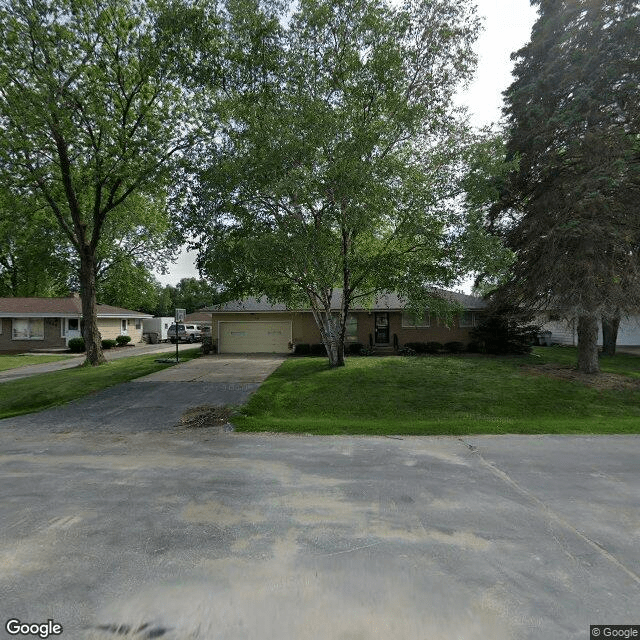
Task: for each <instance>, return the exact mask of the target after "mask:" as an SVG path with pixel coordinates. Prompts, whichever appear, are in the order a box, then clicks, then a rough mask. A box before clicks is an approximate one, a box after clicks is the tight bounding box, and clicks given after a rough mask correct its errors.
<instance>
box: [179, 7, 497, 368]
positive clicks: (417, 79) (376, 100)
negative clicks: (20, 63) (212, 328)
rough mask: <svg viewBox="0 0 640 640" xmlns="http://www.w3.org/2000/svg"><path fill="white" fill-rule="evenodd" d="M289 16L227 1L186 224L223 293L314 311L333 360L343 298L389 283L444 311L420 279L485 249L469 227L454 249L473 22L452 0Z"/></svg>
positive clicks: (461, 229)
mask: <svg viewBox="0 0 640 640" xmlns="http://www.w3.org/2000/svg"><path fill="white" fill-rule="evenodd" d="M291 11H292V7H290V6H289V5H287V4H285V6H282V7H279V6H278V5H276V4H275V3H273V4H270V3H258V2H252V1H250V0H247V1H243V2H234V3H229V5H228V7H227V12H226V14H225V19H226V23H225V24H226V29H227V42H226V47H227V48H228V50H227V55H226V57H225V61H224V65H225V67H224V68H225V90H226V96H227V100H226V102H225V105H224V108H223V109H222V111H221V116H220V120H219V121H216V127H215V129H212V132H211V134H210V137H209V139H208V140H207V141H206V142H205V144H203V145H202V147H200V148H198V149H197V155H196V162H195V163H194V164H196V163H197V165H198V166H197V169H198V170H197V171H196V172H195V176H196V177H195V179H194V181H193V182H192V183H190V184H189V185H188V189H187V190H186V192H185V193H184V194H183V196H184V199H183V200H182V202H181V205H182V212H183V218H182V219H183V224H184V225H185V228H188V229H189V230H191V231H195V233H196V234H197V237H196V240H195V241H194V243H193V244H194V246H195V247H196V248H197V249H198V250H199V252H200V253H199V259H198V266H199V267H200V269H201V271H202V272H203V273H204V274H206V275H207V276H208V277H209V278H210V279H211V280H212V281H213V282H216V283H218V284H220V286H221V287H222V289H223V290H224V293H225V295H226V296H227V297H242V296H244V295H247V294H254V295H263V294H264V295H266V296H267V297H268V298H270V299H272V300H278V301H282V302H285V303H287V304H289V305H291V306H293V307H295V306H305V307H307V308H309V307H310V308H311V310H312V311H313V314H314V317H315V319H316V322H317V324H318V327H319V329H320V333H321V335H322V339H323V342H324V344H325V346H326V348H327V353H328V355H329V358H330V362H331V364H332V365H335V366H337V365H341V364H342V362H343V361H342V357H343V343H344V334H345V323H346V318H347V315H348V313H349V310H350V308H351V306H352V305H353V303H354V302H355V301H362V300H365V301H366V300H371V299H372V298H373V296H375V294H376V293H379V292H381V291H385V290H387V291H397V292H398V293H400V294H401V295H403V296H405V297H406V298H407V300H409V301H410V303H411V305H412V306H413V307H414V308H415V309H416V310H417V309H418V308H420V309H422V310H424V306H425V305H427V304H429V305H430V306H431V308H432V309H435V307H440V308H441V309H444V306H445V305H444V302H443V301H441V300H437V299H434V296H433V289H432V288H431V286H430V285H440V286H447V285H450V284H451V283H452V282H455V281H456V278H458V277H459V276H460V275H461V274H462V272H463V271H465V270H466V269H468V268H469V267H470V265H472V264H474V263H476V262H478V261H480V260H481V259H482V258H483V257H484V256H483V255H482V254H483V251H482V242H480V241H478V238H479V237H478V236H476V237H475V241H474V242H470V243H468V244H465V243H466V242H467V240H468V239H469V237H468V234H467V233H466V232H467V224H468V219H467V218H466V217H465V213H464V209H463V208H462V207H460V206H459V196H460V188H461V185H460V177H461V173H462V169H463V154H462V148H463V147H464V142H465V139H466V134H467V132H466V130H465V127H464V126H463V124H462V121H461V120H462V119H461V117H460V114H458V113H456V112H455V110H454V108H453V107H452V102H451V99H452V96H453V94H454V92H455V91H456V89H457V88H458V86H459V85H460V84H461V83H464V82H465V81H466V80H467V79H469V78H470V76H471V74H472V71H473V68H474V63H475V56H474V54H473V52H472V49H471V45H472V43H473V41H474V39H475V37H476V34H477V31H478V20H477V18H476V16H475V12H474V10H473V8H471V7H469V6H468V5H467V4H466V3H458V2H453V1H451V0H416V1H409V2H405V3H404V4H403V5H402V6H400V7H396V6H392V5H390V4H388V3H386V2H381V1H377V0H319V1H313V2H311V1H310V0H302V1H301V2H299V3H297V4H296V6H295V10H293V11H292V12H291ZM290 12H291V13H290ZM285 16H286V18H285ZM334 287H340V288H341V289H342V292H343V295H342V296H341V299H340V303H339V306H340V309H339V313H335V306H334V305H335V302H336V301H335V299H334V300H332V291H333V290H334Z"/></svg>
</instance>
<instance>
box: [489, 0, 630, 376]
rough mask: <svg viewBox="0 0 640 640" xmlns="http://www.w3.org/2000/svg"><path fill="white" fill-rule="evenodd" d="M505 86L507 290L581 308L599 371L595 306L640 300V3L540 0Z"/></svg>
mask: <svg viewBox="0 0 640 640" xmlns="http://www.w3.org/2000/svg"><path fill="white" fill-rule="evenodd" d="M535 3H536V4H538V5H539V18H538V20H537V22H536V24H535V25H534V28H533V31H532V35H531V41H530V42H529V43H528V44H527V45H526V46H525V47H524V48H523V49H521V50H520V51H518V52H517V53H516V54H514V58H515V60H516V65H515V78H516V79H515V81H514V82H513V84H512V85H511V86H510V87H509V89H508V90H507V91H506V93H505V97H506V107H505V115H506V117H507V137H508V140H507V159H508V160H516V161H517V162H518V167H517V169H516V170H514V171H512V172H511V174H510V175H509V177H508V179H507V180H506V182H505V185H504V187H505V188H504V191H503V194H502V202H501V205H500V206H499V207H497V209H496V212H495V213H496V215H495V217H494V222H495V223H496V224H498V225H501V226H502V227H503V229H506V233H505V237H506V239H507V243H508V245H509V247H510V248H511V249H512V250H513V251H514V253H515V256H516V259H515V262H514V265H513V267H512V270H511V275H510V277H509V279H508V281H507V282H506V283H505V284H504V286H503V287H502V296H503V298H504V299H507V300H509V301H511V302H516V303H522V304H523V305H525V306H528V307H531V306H534V307H538V308H542V309H553V310H554V311H556V312H563V313H565V314H569V315H572V316H575V317H577V318H578V337H579V366H580V368H581V369H582V370H584V371H589V372H596V371H597V370H598V359H597V327H598V317H600V316H607V315H613V314H615V313H619V312H620V311H621V310H622V311H625V310H629V311H630V310H637V308H638V306H639V305H640V261H639V255H638V249H639V247H640V227H639V225H638V201H639V197H640V128H639V125H640V118H639V105H640V58H639V57H638V42H640V8H639V7H638V4H637V2H630V1H625V0H620V1H612V0H590V1H589V2H585V1H584V0H553V1H549V0H537V1H536V2H535Z"/></svg>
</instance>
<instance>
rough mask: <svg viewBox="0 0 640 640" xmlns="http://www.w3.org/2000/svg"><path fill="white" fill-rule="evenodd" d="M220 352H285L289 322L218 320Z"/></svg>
mask: <svg viewBox="0 0 640 640" xmlns="http://www.w3.org/2000/svg"><path fill="white" fill-rule="evenodd" d="M218 329H219V332H220V333H219V349H218V351H219V352H220V353H286V352H287V351H288V349H289V342H291V322H220V323H218Z"/></svg>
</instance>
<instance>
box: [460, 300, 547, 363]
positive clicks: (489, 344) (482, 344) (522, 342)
mask: <svg viewBox="0 0 640 640" xmlns="http://www.w3.org/2000/svg"><path fill="white" fill-rule="evenodd" d="M531 319H532V316H531V315H530V314H526V315H525V314H522V313H521V312H520V313H519V312H518V311H517V310H515V309H510V308H501V309H499V310H497V311H495V312H494V313H493V314H492V315H491V316H489V317H487V318H486V319H485V320H483V321H482V322H481V323H480V324H479V325H478V326H477V327H476V328H475V329H473V330H472V331H471V336H472V338H473V341H474V342H476V343H478V345H479V350H480V352H481V353H491V354H496V355H502V354H507V353H514V354H523V353H530V352H531V347H532V345H533V344H534V342H535V339H536V336H537V335H538V333H540V327H539V326H538V325H535V324H531Z"/></svg>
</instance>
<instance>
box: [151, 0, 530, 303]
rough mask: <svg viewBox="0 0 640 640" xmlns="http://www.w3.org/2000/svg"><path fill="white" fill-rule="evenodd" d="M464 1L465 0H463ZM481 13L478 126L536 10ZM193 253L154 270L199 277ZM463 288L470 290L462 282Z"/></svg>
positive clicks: (487, 8)
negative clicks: (482, 22)
mask: <svg viewBox="0 0 640 640" xmlns="http://www.w3.org/2000/svg"><path fill="white" fill-rule="evenodd" d="M462 1H464V0H462ZM476 4H477V5H478V11H479V14H480V15H481V16H483V17H484V31H483V32H482V34H481V35H480V37H479V38H478V40H477V42H476V46H475V49H476V52H477V53H478V57H479V60H478V68H477V71H476V76H475V80H474V81H473V82H472V83H471V85H470V86H469V88H468V90H466V91H464V92H462V93H461V94H460V96H459V102H460V104H463V105H465V106H466V107H467V108H468V109H469V113H470V119H471V122H472V123H473V124H474V125H476V126H477V127H481V126H483V125H487V124H491V123H492V122H497V121H498V120H499V119H500V117H501V111H500V110H501V107H502V92H503V91H504V90H505V89H506V88H507V87H508V86H509V84H510V83H511V69H512V68H513V64H512V62H511V59H510V56H511V53H512V52H513V51H517V50H518V49H520V47H522V46H523V45H524V44H525V43H526V42H527V41H528V40H529V36H530V34H531V27H532V26H533V23H534V22H535V19H536V11H535V9H534V8H533V7H531V5H530V3H529V0H476ZM194 261H195V254H192V253H189V252H187V251H183V252H182V253H181V255H180V257H179V258H178V261H177V262H176V263H175V264H174V265H172V267H171V269H170V271H169V273H168V274H166V275H160V274H156V277H157V278H158V280H159V281H160V282H161V283H162V284H165V285H166V284H171V285H174V286H175V285H176V284H177V283H178V282H179V281H180V279H181V278H189V277H196V278H197V277H198V272H197V270H196V268H195V265H194ZM462 289H463V290H465V291H467V292H468V291H469V290H470V283H468V282H467V283H465V284H464V285H463V287H462Z"/></svg>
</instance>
